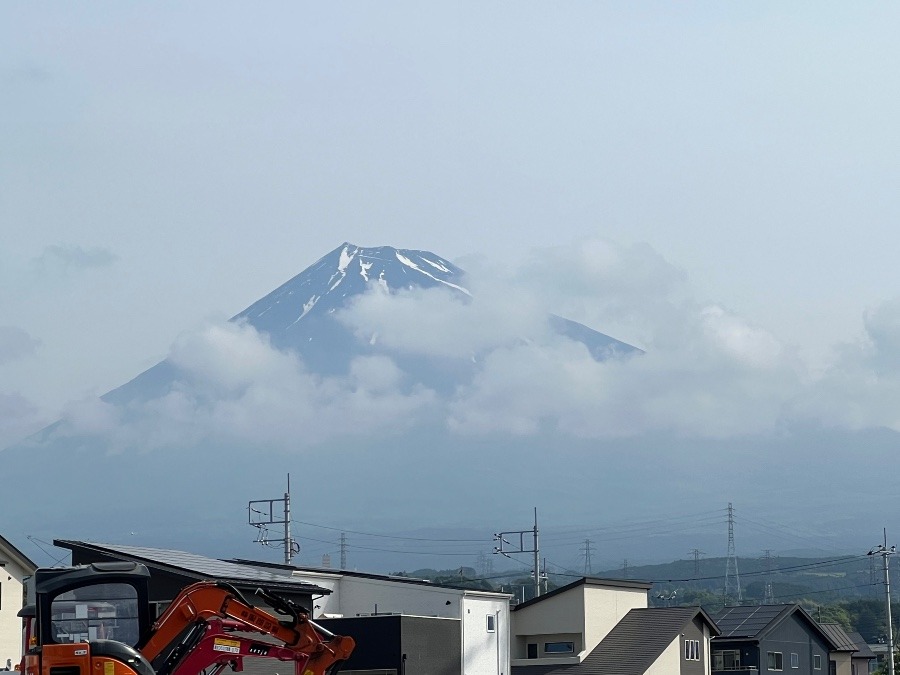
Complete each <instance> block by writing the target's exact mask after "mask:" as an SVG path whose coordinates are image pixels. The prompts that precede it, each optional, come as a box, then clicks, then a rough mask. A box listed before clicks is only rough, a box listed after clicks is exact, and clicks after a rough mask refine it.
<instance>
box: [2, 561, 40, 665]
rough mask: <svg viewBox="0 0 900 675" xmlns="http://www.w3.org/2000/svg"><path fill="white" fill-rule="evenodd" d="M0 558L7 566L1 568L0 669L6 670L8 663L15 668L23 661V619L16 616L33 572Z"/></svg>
mask: <svg viewBox="0 0 900 675" xmlns="http://www.w3.org/2000/svg"><path fill="white" fill-rule="evenodd" d="M0 557H2V558H3V559H4V560H6V564H5V565H4V566H3V567H0V669H2V668H6V665H7V661H9V662H10V664H12V665H11V666H10V668H12V667H13V666H15V664H17V663H18V662H19V661H21V659H22V619H21V617H19V616H16V615H17V614H18V612H19V610H20V609H22V604H23V602H22V597H23V585H24V578H25V577H26V576H29V575H30V574H31V573H32V571H33V570H26V569H24V568H23V567H22V566H21V565H19V564H18V563H16V562H15V561H14V560H11V559H10V556H6V555H4V553H3V551H0Z"/></svg>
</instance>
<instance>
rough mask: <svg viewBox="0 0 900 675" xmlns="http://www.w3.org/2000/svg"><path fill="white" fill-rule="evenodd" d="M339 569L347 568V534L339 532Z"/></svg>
mask: <svg viewBox="0 0 900 675" xmlns="http://www.w3.org/2000/svg"><path fill="white" fill-rule="evenodd" d="M341 569H342V570H346V569H347V535H346V534H345V533H343V532H341Z"/></svg>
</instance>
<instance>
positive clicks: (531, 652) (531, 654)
mask: <svg viewBox="0 0 900 675" xmlns="http://www.w3.org/2000/svg"><path fill="white" fill-rule="evenodd" d="M526 656H527V657H528V658H529V659H536V658H537V642H529V643H528V646H527V647H526Z"/></svg>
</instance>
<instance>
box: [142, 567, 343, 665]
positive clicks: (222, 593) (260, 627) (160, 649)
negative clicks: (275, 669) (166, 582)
mask: <svg viewBox="0 0 900 675" xmlns="http://www.w3.org/2000/svg"><path fill="white" fill-rule="evenodd" d="M263 597H268V598H271V597H272V596H267V594H263ZM281 606H284V607H285V608H287V609H289V610H291V611H292V614H293V616H292V620H280V619H278V618H277V617H276V616H273V615H272V614H270V613H269V612H266V611H265V610H263V609H260V608H258V607H253V606H252V605H250V604H249V603H248V602H247V601H246V600H244V599H243V598H242V597H241V595H240V593H239V592H238V591H237V590H235V589H234V588H232V587H230V586H229V585H227V584H219V583H215V582H211V581H200V582H197V583H195V584H193V585H191V586H188V587H187V588H185V589H184V590H183V591H182V592H181V593H180V594H179V595H178V597H177V598H175V600H174V601H172V604H171V605H169V607H168V609H167V610H166V611H165V612H164V613H163V614H162V616H160V617H159V619H157V620H156V622H155V623H154V624H153V627H152V629H151V631H150V635H149V637H148V638H147V639H146V640H144V641H143V644H142V645H141V646H140V647H139V648H140V651H141V653H142V654H143V655H144V657H145V658H146V659H147V660H148V661H150V662H151V663H154V664H156V662H157V661H159V660H160V659H161V658H163V657H164V658H165V659H166V661H167V662H168V661H174V662H172V663H170V664H169V666H170V667H169V669H168V670H169V672H170V673H171V675H196V674H197V673H198V672H199V671H200V670H202V668H203V667H205V666H208V665H211V664H210V663H209V661H208V658H207V660H206V661H205V665H202V666H201V667H200V668H196V667H195V664H196V663H201V662H203V660H202V659H200V658H198V657H199V656H200V654H201V653H203V652H204V649H202V648H201V649H200V650H199V652H198V651H197V650H198V648H200V645H201V643H204V644H207V645H209V644H214V640H215V639H216V636H217V635H221V633H222V626H223V625H224V624H223V623H222V621H221V620H223V619H224V620H230V621H232V622H236V624H230V625H232V627H233V626H234V625H237V626H240V627H242V628H241V629H242V630H244V631H248V632H257V633H262V634H265V635H268V636H270V637H272V638H274V639H276V640H277V641H278V642H280V643H282V644H283V645H284V647H280V648H279V651H278V654H279V656H278V657H277V658H281V659H282V660H285V656H286V655H287V653H288V652H290V653H292V654H294V655H295V657H294V658H293V659H292V660H294V661H295V662H296V663H297V664H298V670H299V663H300V662H304V661H305V668H304V670H303V673H302V675H324V673H325V672H327V671H328V670H329V669H330V668H331V667H332V666H333V665H334V664H335V663H337V662H339V661H343V660H345V659H347V658H348V657H349V656H350V653H351V652H352V651H353V647H354V642H353V639H352V638H349V637H342V636H337V635H330V634H327V635H326V634H324V632H320V631H319V630H317V629H316V626H315V624H314V623H312V622H311V621H310V620H309V618H308V617H307V615H306V614H305V613H304V612H302V611H299V610H298V609H297V608H295V607H293V606H289V603H284V602H281V603H280V604H279V607H281ZM192 626H196V627H197V630H200V629H202V630H203V634H202V635H200V634H199V633H198V635H197V642H195V643H194V644H191V645H185V646H184V647H183V651H182V652H178V651H177V650H178V649H179V647H180V645H179V644H178V643H179V642H181V641H183V640H184V636H185V635H186V634H187V633H189V632H190V630H191V627H192ZM210 640H212V641H213V642H210ZM285 650H286V651H285ZM195 652H196V653H195ZM173 654H174V656H172V655H173ZM260 656H262V655H260ZM273 656H274V653H273Z"/></svg>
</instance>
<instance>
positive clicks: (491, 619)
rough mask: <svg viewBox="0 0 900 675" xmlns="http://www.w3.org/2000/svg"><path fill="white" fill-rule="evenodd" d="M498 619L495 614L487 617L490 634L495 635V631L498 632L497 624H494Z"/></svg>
mask: <svg viewBox="0 0 900 675" xmlns="http://www.w3.org/2000/svg"><path fill="white" fill-rule="evenodd" d="M496 618H497V617H495V616H494V615H493V614H488V615H487V632H488V633H493V632H494V631H495V630H497V628H496V624H495V623H494V621H495V620H496Z"/></svg>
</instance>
